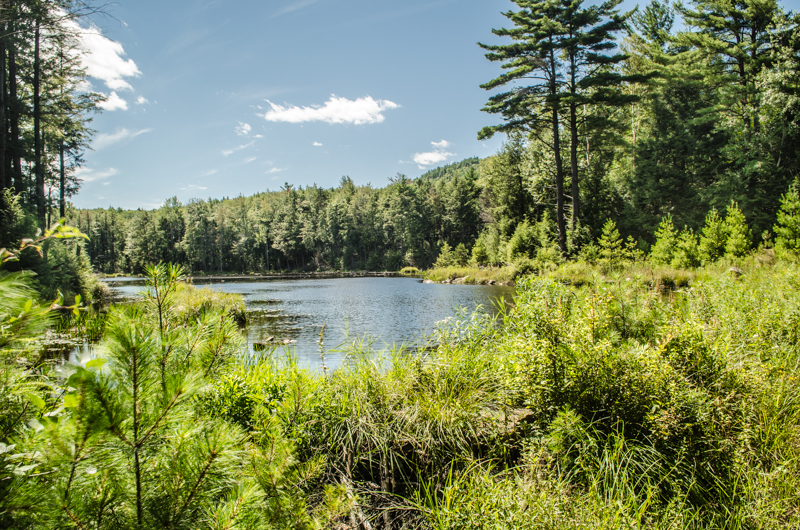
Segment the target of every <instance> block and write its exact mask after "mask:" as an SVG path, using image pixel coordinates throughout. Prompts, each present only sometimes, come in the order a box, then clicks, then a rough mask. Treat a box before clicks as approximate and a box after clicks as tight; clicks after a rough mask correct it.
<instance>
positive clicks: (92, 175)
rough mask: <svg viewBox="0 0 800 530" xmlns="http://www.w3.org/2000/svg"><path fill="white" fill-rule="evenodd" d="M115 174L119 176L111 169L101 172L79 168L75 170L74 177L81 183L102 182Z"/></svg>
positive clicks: (114, 169)
mask: <svg viewBox="0 0 800 530" xmlns="http://www.w3.org/2000/svg"><path fill="white" fill-rule="evenodd" d="M117 174H119V170H118V169H117V168H113V167H110V168H108V169H103V170H96V169H89V168H88V167H79V168H78V169H76V170H75V176H76V177H77V178H79V179H80V180H82V181H83V182H92V181H96V180H103V179H107V178H108V177H113V176H114V175H117Z"/></svg>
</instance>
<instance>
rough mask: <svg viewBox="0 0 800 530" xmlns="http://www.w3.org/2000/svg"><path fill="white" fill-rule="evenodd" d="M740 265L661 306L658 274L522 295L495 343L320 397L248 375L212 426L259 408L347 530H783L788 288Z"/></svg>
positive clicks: (303, 386)
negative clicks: (344, 505) (326, 491)
mask: <svg viewBox="0 0 800 530" xmlns="http://www.w3.org/2000/svg"><path fill="white" fill-rule="evenodd" d="M739 265H741V266H742V267H743V269H742V271H743V274H732V273H730V272H729V271H728V268H729V267H727V265H719V266H718V267H717V270H705V271H700V272H698V273H695V274H694V275H693V276H692V278H691V282H690V284H689V287H684V288H683V289H681V290H680V291H677V292H674V293H672V294H671V295H670V296H665V295H664V294H663V291H662V289H660V288H658V287H659V286H662V285H664V283H663V282H661V281H659V282H654V281H653V278H654V277H655V278H662V279H663V278H665V277H668V276H669V274H671V273H672V272H673V271H672V270H671V269H668V268H660V269H659V268H652V267H651V268H648V267H645V266H641V267H638V268H636V269H633V270H628V271H621V272H623V274H616V275H604V276H600V275H599V274H595V275H594V276H592V279H591V281H587V282H585V283H584V284H583V286H582V287H581V288H575V287H573V286H570V285H565V283H564V282H563V281H562V280H560V279H553V278H530V277H528V278H523V279H522V280H521V282H520V284H518V289H517V297H516V307H515V308H513V309H509V310H508V312H507V313H505V314H502V315H501V316H500V318H502V319H503V325H502V326H501V327H496V326H493V325H491V324H490V323H489V322H484V321H482V319H480V318H477V319H472V320H469V321H463V322H457V323H454V324H453V325H452V326H451V327H450V328H445V329H442V330H440V332H439V335H438V340H439V343H440V345H439V347H438V348H437V349H436V350H435V351H432V352H429V353H428V354H425V355H423V356H421V357H420V356H412V355H409V354H408V353H406V352H402V351H400V352H395V353H394V355H390V356H388V357H384V358H380V359H376V358H374V357H372V356H370V355H369V352H358V351H354V352H352V354H351V357H350V360H349V362H346V363H344V364H343V366H342V367H340V368H338V369H337V370H335V371H334V372H333V373H332V374H330V375H329V376H327V377H326V376H325V375H323V374H317V373H312V372H308V371H305V370H301V369H299V368H297V366H296V365H294V364H292V363H276V362H275V361H271V362H270V363H267V364H263V365H259V366H258V367H257V368H256V369H245V368H242V369H240V371H239V372H237V374H236V375H235V376H232V377H234V379H235V380H236V381H242V382H244V384H239V383H237V384H236V385H233V384H232V383H231V382H222V383H220V385H218V386H217V387H216V390H215V392H221V391H222V389H224V388H228V389H229V390H227V392H229V394H230V396H228V397H225V398H224V399H222V398H219V397H217V398H215V399H222V401H226V400H227V402H230V403H244V404H245V405H243V406H240V405H236V406H234V407H232V408H230V409H228V408H226V407H221V406H216V405H215V406H213V407H210V410H215V411H217V413H219V414H221V415H223V416H224V417H227V418H229V419H230V420H231V421H235V422H237V423H238V424H239V425H242V426H244V427H246V426H247V425H248V421H249V420H248V419H247V418H249V417H252V416H251V415H248V413H244V414H243V415H242V414H241V413H240V412H232V411H242V410H257V409H258V408H259V407H261V406H264V404H265V403H268V405H267V407H268V408H269V410H270V411H271V417H272V418H273V419H274V421H275V424H276V425H278V427H279V430H280V432H282V433H283V434H284V435H285V436H286V437H287V438H289V439H290V440H292V443H294V444H295V447H296V451H297V453H296V454H297V457H298V458H299V459H300V461H302V462H316V463H318V464H319V465H320V466H321V467H320V471H319V475H318V476H317V477H316V479H315V480H316V481H317V484H318V486H317V487H322V486H323V485H325V484H345V485H346V488H347V490H348V492H349V494H350V495H352V496H353V497H354V498H358V499H359V501H358V506H357V508H354V509H353V510H351V512H350V516H349V517H350V518H349V519H347V518H346V519H345V521H344V522H345V523H348V524H350V526H351V527H355V526H358V525H359V524H360V521H362V520H365V519H366V520H371V521H372V523H373V524H377V525H378V526H380V527H395V528H400V527H401V526H403V525H405V526H404V527H407V528H409V527H422V528H437V529H444V528H453V529H455V528H464V527H470V528H487V529H488V528H520V529H521V528H755V527H758V528H794V527H797V525H798V524H800V509H798V508H797V506H800V464H798V462H800V427H799V426H798V425H800V381H799V380H798V377H800V369H798V366H800V364H798V363H799V362H800V352H799V351H798V346H797V344H798V338H800V335H799V334H800V296H799V295H798V289H797V288H798V286H800V271H798V270H797V268H796V267H794V266H792V265H777V266H775V267H774V268H766V267H763V266H759V265H758V264H757V263H755V261H753V262H743V263H740V264H739ZM562 271H563V268H562ZM573 272H581V271H580V270H573ZM585 272H589V271H585ZM625 273H627V274H629V275H630V276H628V275H624V274H625ZM627 278H631V279H630V280H627ZM233 388H235V389H236V390H235V391H234V390H231V389H233ZM236 396H238V397H236ZM243 396H246V397H243Z"/></svg>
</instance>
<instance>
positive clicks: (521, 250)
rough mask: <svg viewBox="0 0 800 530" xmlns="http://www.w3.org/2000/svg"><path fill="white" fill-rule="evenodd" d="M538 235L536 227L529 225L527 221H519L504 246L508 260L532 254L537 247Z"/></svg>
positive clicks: (528, 256)
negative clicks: (506, 244)
mask: <svg viewBox="0 0 800 530" xmlns="http://www.w3.org/2000/svg"><path fill="white" fill-rule="evenodd" d="M538 235H539V234H538V232H537V230H536V227H533V226H531V225H529V224H528V221H523V222H521V223H519V224H518V225H517V228H516V230H514V235H513V236H511V239H510V240H509V241H508V246H507V247H506V252H507V259H508V261H511V262H513V261H514V260H515V259H517V257H526V258H530V257H531V256H533V255H534V254H535V253H536V249H537V248H538V247H539V237H538Z"/></svg>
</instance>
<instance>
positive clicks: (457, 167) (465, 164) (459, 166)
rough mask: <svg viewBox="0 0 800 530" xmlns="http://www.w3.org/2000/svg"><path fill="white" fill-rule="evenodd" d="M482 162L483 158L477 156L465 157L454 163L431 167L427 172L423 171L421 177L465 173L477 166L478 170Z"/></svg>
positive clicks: (428, 177)
mask: <svg viewBox="0 0 800 530" xmlns="http://www.w3.org/2000/svg"><path fill="white" fill-rule="evenodd" d="M480 162H481V159H480V158H478V157H477V156H474V157H472V158H465V159H464V160H462V161H461V162H453V163H452V164H447V165H446V166H439V167H437V168H436V169H431V170H430V171H428V172H427V173H423V175H422V176H421V177H420V178H421V179H431V180H436V179H440V178H442V177H452V176H454V175H457V174H460V173H465V172H467V171H469V169H470V168H475V170H477V169H478V164H480Z"/></svg>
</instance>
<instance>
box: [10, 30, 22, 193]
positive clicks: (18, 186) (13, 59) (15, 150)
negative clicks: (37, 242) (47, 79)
mask: <svg viewBox="0 0 800 530" xmlns="http://www.w3.org/2000/svg"><path fill="white" fill-rule="evenodd" d="M7 46H8V108H9V118H10V121H11V141H10V142H9V147H10V153H9V154H10V156H11V166H12V173H13V175H14V189H15V191H16V192H17V194H22V193H24V192H25V181H24V179H23V177H22V157H21V155H20V149H19V107H18V102H17V52H16V50H15V48H14V43H13V42H10V41H9V42H8V43H7Z"/></svg>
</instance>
